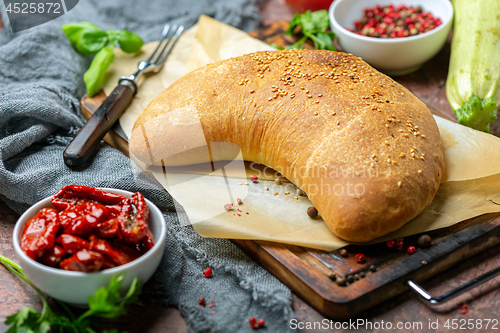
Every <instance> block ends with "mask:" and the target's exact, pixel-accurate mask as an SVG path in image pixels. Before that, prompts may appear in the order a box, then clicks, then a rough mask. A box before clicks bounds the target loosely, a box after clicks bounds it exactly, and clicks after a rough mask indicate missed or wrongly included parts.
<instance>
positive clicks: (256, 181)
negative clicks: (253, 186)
mask: <svg viewBox="0 0 500 333" xmlns="http://www.w3.org/2000/svg"><path fill="white" fill-rule="evenodd" d="M250 180H251V181H252V183H258V182H259V177H257V176H255V175H253V176H252V177H250Z"/></svg>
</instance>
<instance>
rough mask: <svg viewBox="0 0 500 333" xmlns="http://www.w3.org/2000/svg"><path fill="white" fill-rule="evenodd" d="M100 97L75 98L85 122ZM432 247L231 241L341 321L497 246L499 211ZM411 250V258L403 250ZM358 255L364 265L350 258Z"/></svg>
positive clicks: (120, 135) (114, 140) (122, 142)
mask: <svg viewBox="0 0 500 333" xmlns="http://www.w3.org/2000/svg"><path fill="white" fill-rule="evenodd" d="M105 98H106V95H105V94H104V93H103V92H101V93H100V94H98V95H96V96H94V97H92V98H89V97H87V96H86V95H85V96H83V98H82V99H81V105H82V113H83V115H84V116H85V117H86V118H89V117H90V116H91V115H92V113H93V112H94V111H95V110H96V109H97V108H98V107H99V105H100V104H101V103H102V102H103V100H104V99H105ZM104 140H105V141H106V142H107V143H109V144H110V145H111V146H113V147H115V148H117V149H119V150H121V151H122V152H123V153H124V154H126V155H127V154H128V139H127V137H126V135H125V133H124V132H123V130H122V129H121V127H120V126H119V124H116V125H115V126H114V128H113V130H112V131H110V132H109V133H108V134H107V135H106V137H105V138H104ZM428 234H429V235H430V236H431V237H432V240H433V241H432V246H430V247H429V248H425V249H420V248H419V247H418V245H417V240H418V237H419V236H420V235H414V236H411V237H406V238H405V239H404V248H403V250H401V251H398V250H395V249H389V248H388V247H387V246H386V245H385V244H376V245H350V246H347V247H345V248H344V249H345V250H346V251H347V257H345V256H342V255H340V250H336V251H332V252H325V251H321V250H315V249H309V248H305V247H300V246H294V245H288V244H279V243H272V242H267V241H252V240H233V243H234V244H236V245H237V246H239V247H240V248H241V249H242V250H243V251H244V252H245V253H246V254H248V255H249V256H250V257H252V258H253V259H255V260H256V261H257V262H259V263H260V264H261V265H262V266H264V267H265V268H266V269H267V270H268V271H269V272H271V273H272V274H273V275H274V276H276V277H277V278H278V279H279V280H280V281H282V282H283V283H284V284H286V285H287V286H288V287H290V289H292V290H293V292H294V293H295V294H297V295H299V296H300V297H301V298H302V299H304V300H305V301H306V302H308V303H309V304H310V305H311V306H313V307H314V308H316V309H317V310H318V311H319V312H321V313H323V314H324V315H325V316H328V317H331V318H335V319H347V318H351V317H354V316H355V315H357V314H359V313H361V312H363V311H364V310H366V309H369V308H371V307H373V306H375V305H377V304H379V303H381V302H383V301H385V300H387V299H389V298H391V297H394V296H396V295H398V294H400V293H402V292H404V291H406V290H407V289H408V287H407V285H406V281H408V280H413V281H414V282H417V283H420V282H422V281H425V280H427V279H429V278H431V277H433V276H435V275H437V274H439V273H440V272H443V271H444V270H446V269H448V268H449V267H451V266H453V265H456V264H458V263H459V262H462V261H464V260H466V259H467V258H470V257H472V256H474V255H476V254H478V253H479V252H481V251H484V250H486V249H488V248H490V247H492V246H494V245H496V244H498V243H500V213H494V214H486V215H483V216H479V217H476V218H473V219H470V220H466V221H463V222H461V223H459V224H457V225H454V226H452V227H449V228H445V229H440V230H436V231H432V232H429V233H428ZM411 245H413V246H415V247H417V252H416V253H415V254H413V255H410V254H408V253H407V252H406V251H405V250H406V249H407V247H408V246H411ZM357 253H363V254H364V255H365V257H366V261H365V262H364V263H361V264H360V263H357V262H356V260H355V255H356V254H357ZM335 275H337V276H343V277H348V276H349V275H351V276H353V277H355V276H356V278H357V277H358V276H360V275H364V277H363V278H359V279H358V280H355V281H354V282H352V283H348V284H347V286H339V285H338V284H337V283H336V282H334V281H333V280H332V279H331V278H330V277H332V276H335Z"/></svg>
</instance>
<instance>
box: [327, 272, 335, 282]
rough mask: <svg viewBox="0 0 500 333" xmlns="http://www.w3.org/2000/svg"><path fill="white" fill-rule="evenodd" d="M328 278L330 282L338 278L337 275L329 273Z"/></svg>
mask: <svg viewBox="0 0 500 333" xmlns="http://www.w3.org/2000/svg"><path fill="white" fill-rule="evenodd" d="M328 278H329V279H330V280H333V281H335V279H336V278H337V275H336V274H335V273H334V272H328Z"/></svg>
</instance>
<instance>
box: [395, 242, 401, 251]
mask: <svg viewBox="0 0 500 333" xmlns="http://www.w3.org/2000/svg"><path fill="white" fill-rule="evenodd" d="M395 248H396V250H401V249H403V242H396V245H395Z"/></svg>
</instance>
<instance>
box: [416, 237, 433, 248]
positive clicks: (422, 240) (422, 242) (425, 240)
mask: <svg viewBox="0 0 500 333" xmlns="http://www.w3.org/2000/svg"><path fill="white" fill-rule="evenodd" d="M431 243H432V239H431V236H429V235H422V236H420V237H419V238H418V246H420V247H421V248H426V247H429V246H431Z"/></svg>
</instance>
